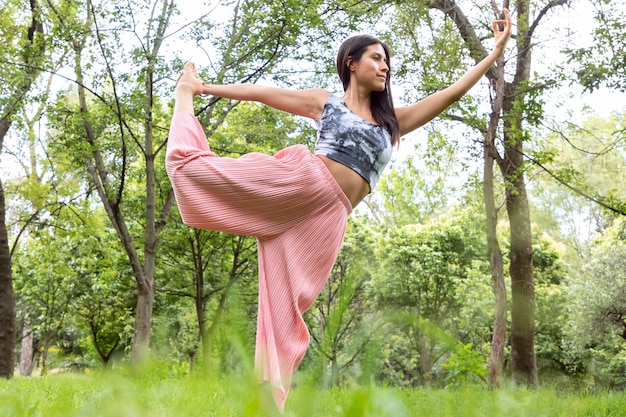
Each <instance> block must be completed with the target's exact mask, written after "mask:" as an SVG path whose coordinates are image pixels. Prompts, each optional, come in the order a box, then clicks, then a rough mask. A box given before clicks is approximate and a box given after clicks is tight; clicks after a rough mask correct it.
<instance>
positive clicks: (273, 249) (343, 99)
mask: <svg viewBox="0 0 626 417" xmlns="http://www.w3.org/2000/svg"><path fill="white" fill-rule="evenodd" d="M493 31H494V37H495V48H494V50H493V52H491V54H489V55H488V56H487V57H486V58H485V59H484V60H482V61H481V62H479V63H478V64H477V65H476V66H474V67H473V68H471V69H470V70H469V71H468V72H467V73H466V74H464V75H463V76H462V77H461V78H460V79H459V80H458V81H456V82H455V83H454V84H452V85H451V86H449V87H448V88H446V89H444V90H441V91H439V92H437V93H434V94H432V95H430V96H428V97H426V98H424V99H422V100H420V101H419V102H417V103H415V104H412V105H409V106H404V107H397V108H394V106H393V100H392V97H391V90H390V82H391V81H390V78H391V77H390V52H389V49H388V47H387V46H386V45H385V44H384V43H382V42H380V41H379V40H378V39H376V38H374V37H371V36H353V37H350V38H348V39H347V40H346V41H344V43H343V44H342V45H341V47H340V48H339V51H338V54H337V71H338V74H339V77H340V79H341V81H342V83H343V89H344V92H343V95H342V96H339V95H335V94H332V93H330V92H328V91H326V90H323V89H308V90H299V91H298V90H290V89H281V88H274V87H266V86H260V85H254V84H232V85H215V84H208V83H203V82H202V81H201V80H200V79H198V77H197V73H196V69H195V67H194V65H193V64H192V63H187V64H185V67H184V70H183V71H182V73H181V75H180V76H179V79H178V82H177V86H176V104H175V108H174V115H173V118H172V122H171V127H170V134H169V140H168V145H167V162H166V164H167V173H168V175H169V177H170V180H171V182H172V184H173V187H174V191H175V193H176V200H177V204H178V207H179V210H180V213H181V216H182V218H183V221H184V222H185V223H186V224H187V225H189V226H192V227H198V228H203V229H210V230H217V231H223V232H228V233H233V234H240V235H248V236H254V237H256V239H257V242H258V256H259V260H258V262H259V299H258V322H257V335H256V353H255V368H256V370H257V371H258V374H259V378H260V380H261V381H263V382H266V383H268V384H269V385H270V386H271V387H272V390H273V396H274V400H275V401H276V405H277V406H278V408H279V410H281V411H282V410H283V407H284V404H285V400H286V399H287V394H288V391H289V386H290V383H291V376H292V374H293V372H294V371H295V370H296V368H297V367H298V365H299V364H300V362H301V360H302V358H303V357H304V354H305V353H306V350H307V348H308V345H309V333H308V329H307V327H306V325H305V322H304V321H303V319H302V314H303V313H304V312H305V311H306V310H307V309H308V308H310V307H311V305H312V304H313V302H314V300H315V298H316V297H317V296H318V295H319V293H320V291H321V290H322V288H323V286H324V284H325V283H326V280H327V279H328V276H329V274H330V271H331V269H332V267H333V264H334V262H335V259H336V258H337V255H338V252H339V249H340V247H341V244H342V241H343V238H344V233H345V228H346V223H347V219H348V215H349V214H350V212H351V211H352V209H353V208H354V207H356V205H357V204H359V202H360V201H361V200H363V198H364V197H365V196H366V195H367V194H369V193H370V192H371V191H372V189H373V188H374V187H375V186H376V183H377V181H378V179H379V177H380V175H381V173H382V171H383V169H384V167H385V165H386V164H387V162H389V160H390V158H391V153H392V149H393V147H394V146H395V145H396V144H397V143H398V142H399V140H400V137H401V136H403V135H405V134H407V133H409V132H411V131H413V130H415V129H417V128H418V127H420V126H422V125H424V124H425V123H427V122H428V121H430V120H432V119H433V118H435V117H436V116H437V115H439V114H440V113H441V112H442V111H443V110H445V109H446V108H447V107H448V106H449V105H451V104H452V103H454V102H456V101H457V100H459V99H460V98H461V97H462V96H463V95H464V94H465V93H467V92H468V91H469V89H470V88H471V87H472V86H474V85H475V84H476V83H477V82H478V81H479V80H480V79H481V77H483V75H484V74H485V73H486V72H487V70H488V69H489V68H490V67H491V66H492V65H493V64H494V63H495V62H496V60H497V59H498V58H499V57H500V56H501V55H502V53H503V52H504V49H505V47H506V44H507V42H508V40H509V37H510V35H511V17H510V15H509V12H508V11H507V10H506V9H505V10H504V19H503V20H496V21H494V22H493ZM198 95H213V96H218V97H224V98H228V99H233V100H249V101H257V102H260V103H263V104H266V105H268V106H271V107H274V108H276V109H279V110H283V111H286V112H289V113H292V114H294V115H299V116H304V117H308V118H311V119H313V120H314V121H315V123H316V125H317V128H318V139H317V143H316V145H315V150H314V152H313V153H311V151H310V150H309V149H308V148H307V147H306V146H304V145H294V146H289V147H287V148H285V149H283V150H281V151H280V152H278V153H277V154H275V155H272V156H270V155H265V154H261V153H250V154H246V155H244V156H242V157H240V158H237V159H233V158H227V157H220V156H218V155H216V154H215V153H213V152H212V151H211V149H210V148H209V145H208V143H207V138H206V136H205V134H204V131H203V130H202V128H201V126H200V124H199V123H198V121H197V120H196V118H195V116H194V113H193V110H194V109H193V99H194V97H195V96H198Z"/></svg>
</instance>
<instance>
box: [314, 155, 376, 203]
mask: <svg viewBox="0 0 626 417" xmlns="http://www.w3.org/2000/svg"><path fill="white" fill-rule="evenodd" d="M317 156H318V158H320V159H321V160H322V161H323V162H324V164H325V165H326V168H328V171H329V172H330V174H331V175H332V176H333V178H334V179H335V181H337V184H339V187H340V188H341V189H342V191H343V193H344V194H345V195H346V197H348V200H350V204H352V208H355V207H356V206H357V204H359V203H360V202H361V201H362V200H363V199H364V198H365V196H367V195H368V194H369V193H370V185H369V184H368V182H367V181H365V179H364V178H363V177H362V176H360V175H359V174H357V173H356V172H355V171H354V170H352V169H351V168H348V167H347V166H345V165H343V164H340V163H339V162H336V161H333V160H332V159H329V158H327V157H325V156H323V155H317Z"/></svg>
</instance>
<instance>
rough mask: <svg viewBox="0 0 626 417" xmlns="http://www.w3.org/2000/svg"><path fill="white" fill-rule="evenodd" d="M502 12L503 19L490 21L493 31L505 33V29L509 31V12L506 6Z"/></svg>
mask: <svg viewBox="0 0 626 417" xmlns="http://www.w3.org/2000/svg"><path fill="white" fill-rule="evenodd" d="M502 12H503V14H504V19H498V20H494V21H493V23H492V25H493V31H494V33H505V32H507V31H509V32H510V31H511V26H512V22H511V14H510V13H509V10H508V9H506V8H505V9H503V10H502Z"/></svg>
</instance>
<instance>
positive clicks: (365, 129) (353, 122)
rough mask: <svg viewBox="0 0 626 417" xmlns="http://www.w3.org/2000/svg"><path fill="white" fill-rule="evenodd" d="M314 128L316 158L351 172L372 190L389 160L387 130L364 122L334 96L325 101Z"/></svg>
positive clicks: (389, 141) (389, 138)
mask: <svg viewBox="0 0 626 417" xmlns="http://www.w3.org/2000/svg"><path fill="white" fill-rule="evenodd" d="M315 124H316V125H317V143H316V144H315V150H314V153H315V155H323V156H325V157H327V158H330V159H332V160H333V161H336V162H339V163H340V164H343V165H345V166H347V167H348V168H351V169H353V170H354V171H356V172H357V173H358V174H359V175H361V176H362V177H363V178H365V180H366V181H367V182H368V183H369V185H370V189H371V190H373V189H374V188H375V187H376V184H378V179H379V178H380V175H381V173H382V172H383V169H385V166H387V164H388V163H389V161H390V160H391V153H392V146H391V134H390V133H389V131H388V130H387V128H385V127H384V126H380V125H375V124H372V123H370V122H368V121H366V120H365V119H363V118H362V117H361V116H359V115H358V114H356V113H354V112H353V111H352V110H350V109H349V108H348V106H347V105H346V103H345V102H344V101H343V99H341V98H340V97H337V96H336V95H334V94H331V95H330V96H329V97H328V100H327V101H326V104H325V105H324V109H323V110H322V115H321V116H320V117H319V118H318V119H316V120H315Z"/></svg>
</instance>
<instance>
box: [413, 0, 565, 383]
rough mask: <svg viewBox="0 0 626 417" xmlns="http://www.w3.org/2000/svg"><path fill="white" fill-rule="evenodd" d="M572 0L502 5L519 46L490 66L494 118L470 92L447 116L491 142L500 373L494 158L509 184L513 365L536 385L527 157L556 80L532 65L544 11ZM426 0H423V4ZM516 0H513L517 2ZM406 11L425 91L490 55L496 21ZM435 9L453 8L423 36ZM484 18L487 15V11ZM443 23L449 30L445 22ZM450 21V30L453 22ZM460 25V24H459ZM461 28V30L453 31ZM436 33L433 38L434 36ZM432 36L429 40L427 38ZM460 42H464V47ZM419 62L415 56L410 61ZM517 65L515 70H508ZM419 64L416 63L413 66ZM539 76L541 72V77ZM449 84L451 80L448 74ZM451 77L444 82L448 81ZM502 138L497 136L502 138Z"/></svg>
mask: <svg viewBox="0 0 626 417" xmlns="http://www.w3.org/2000/svg"><path fill="white" fill-rule="evenodd" d="M566 3H567V2H566V0H554V1H551V2H546V3H542V4H537V5H535V4H534V3H531V2H530V1H528V0H517V1H515V2H509V1H505V2H504V3H503V4H502V5H503V6H504V7H508V8H510V9H511V12H512V16H513V17H514V27H517V33H516V34H514V36H513V39H514V40H515V53H512V54H509V53H508V52H507V53H505V57H504V59H503V60H501V61H500V63H499V64H497V65H494V66H493V67H492V68H491V69H490V70H489V71H488V72H487V74H486V78H487V80H488V81H489V85H490V87H491V95H490V98H489V102H490V104H491V109H490V110H491V111H490V114H491V118H490V120H489V122H488V123H485V122H484V119H483V118H482V117H480V116H479V113H477V112H479V111H480V107H479V106H478V104H477V103H475V102H474V101H473V100H472V99H471V97H466V99H464V100H463V101H462V102H461V104H460V106H453V107H452V108H451V109H450V110H449V111H448V112H446V113H445V114H444V115H443V116H444V118H447V119H451V120H456V121H461V122H463V123H464V124H465V125H467V126H469V127H470V128H471V129H474V130H475V131H476V132H478V133H479V134H480V136H481V138H482V142H483V143H484V151H483V155H484V165H485V171H484V178H483V181H485V187H486V188H487V189H485V196H486V199H488V200H489V201H486V202H485V204H486V216H487V217H488V218H489V223H488V227H489V242H490V249H489V254H490V255H489V259H490V261H491V262H492V276H493V278H494V291H495V294H496V296H497V297H498V300H499V301H498V303H499V308H498V309H497V312H498V328H497V329H496V333H494V337H496V340H494V342H493V348H494V351H495V350H498V352H497V353H495V356H494V357H493V358H492V359H493V360H494V361H495V362H497V365H495V364H494V369H493V372H492V373H493V377H492V380H493V381H497V380H498V379H499V378H500V376H498V375H497V374H498V373H499V372H500V370H501V369H502V368H503V367H502V364H503V362H502V360H503V356H502V355H501V353H500V352H501V351H502V348H503V346H504V339H503V337H504V333H502V329H503V327H502V323H503V320H502V317H503V312H504V311H505V310H504V308H503V306H504V305H506V301H505V293H504V292H503V291H502V288H504V287H503V285H502V281H503V280H502V277H503V273H502V272H501V268H502V267H501V264H502V262H501V260H500V259H501V250H499V249H498V247H497V246H496V242H495V240H494V236H495V234H494V233H493V230H494V225H495V224H496V223H497V222H496V221H494V220H493V219H494V216H496V215H497V211H496V210H495V208H497V207H498V204H497V203H495V202H494V203H493V204H492V203H491V201H493V198H492V197H491V195H492V193H490V192H489V190H488V188H489V187H490V181H491V179H492V178H494V177H493V174H492V170H491V166H492V164H493V163H494V162H495V164H496V165H497V166H498V168H499V170H500V174H501V175H502V182H503V184H504V185H505V207H506V212H507V216H508V221H509V224H510V240H511V242H510V259H511V262H510V267H509V274H510V276H511V280H512V286H511V293H512V303H511V311H512V325H511V349H512V362H511V365H512V370H513V375H514V379H515V380H516V381H519V382H522V383H525V384H528V385H531V386H535V385H537V383H538V380H537V369H536V359H535V352H534V310H535V300H534V284H533V270H532V231H531V223H530V212H529V206H528V196H527V192H526V182H525V170H526V164H525V160H524V154H525V153H524V145H525V143H527V142H528V141H529V138H530V137H531V131H532V127H533V125H534V124H535V123H536V122H537V121H538V120H540V119H541V117H542V114H543V113H542V107H541V103H542V102H541V100H540V93H541V92H542V90H544V89H545V88H547V87H549V86H550V85H552V82H550V81H547V82H545V81H543V80H541V79H536V80H535V79H534V75H533V74H532V72H531V64H532V51H533V45H534V44H535V39H536V37H537V31H538V29H539V28H540V25H541V23H542V22H543V20H544V18H545V17H546V16H547V15H548V14H549V13H550V12H552V11H553V9H555V8H556V7H558V6H560V5H564V4H566ZM420 5H423V6H422V7H420ZM509 6H510V7H509ZM401 7H403V9H401V10H402V11H403V12H405V13H406V16H405V17H403V19H401V23H403V24H404V26H403V28H405V30H404V32H403V33H409V34H414V35H413V36H411V37H410V40H409V41H408V43H409V44H411V43H412V45H411V46H412V47H413V48H414V49H415V50H416V53H415V56H417V57H419V58H418V59H419V61H420V63H421V64H426V65H429V66H426V67H425V68H423V69H422V71H424V73H425V74H430V75H429V76H428V77H426V78H425V84H426V85H425V86H424V87H423V90H425V92H429V91H433V90H438V89H440V88H441V83H440V82H441V81H442V80H438V79H437V76H436V75H433V74H444V76H442V78H446V79H450V78H451V77H452V76H454V73H453V72H452V71H450V70H446V67H448V68H449V67H450V66H451V65H450V64H454V68H457V67H458V65H459V63H460V62H463V61H464V60H465V59H468V58H469V59H470V60H471V61H473V62H479V61H480V60H482V59H483V58H484V57H485V56H486V55H487V48H485V47H484V46H483V43H482V41H483V39H486V38H489V33H488V32H487V33H485V32H486V30H489V29H490V25H489V24H488V22H484V24H482V25H474V24H472V20H471V16H470V15H468V14H466V13H465V12H464V10H463V8H462V6H461V5H460V4H459V3H457V2H455V1H452V0H437V1H432V2H429V3H426V4H424V3H421V2H407V3H406V6H405V3H402V6H401ZM428 9H434V10H439V11H440V12H442V13H443V15H444V16H445V19H444V21H443V22H442V25H441V26H438V28H437V29H438V30H437V31H436V33H435V34H433V35H432V36H429V37H427V38H426V40H422V38H421V37H419V36H417V34H416V30H417V29H416V28H415V27H414V23H413V22H414V21H416V19H415V16H420V17H422V18H423V17H424V16H428V17H426V19H423V20H424V21H425V22H426V23H437V22H440V21H439V20H436V19H435V17H434V16H431V15H429V14H428V13H427V11H428ZM500 13H501V7H498V6H496V4H495V3H492V5H490V6H486V7H483V8H482V16H493V18H498V17H500ZM480 19H483V17H481V18H480ZM441 27H443V29H444V30H442V29H441ZM446 29H448V30H446ZM452 29H454V30H453V31H452ZM451 31H452V32H454V35H453V34H452V32H451ZM429 41H430V42H429ZM422 43H426V45H422ZM455 45H462V47H463V48H462V50H460V49H459V48H456V47H455ZM432 47H434V48H433V49H435V50H444V51H445V52H446V55H445V56H443V57H441V59H440V60H437V61H436V60H434V59H432V58H429V57H426V56H425V55H427V53H426V52H422V51H425V49H427V48H432ZM409 65H411V64H407V66H409ZM506 68H510V71H505V69H506ZM408 72H412V68H409V69H408ZM537 78H538V77H537ZM443 81H444V83H445V84H447V83H449V81H447V82H446V80H443ZM445 84H444V85H445ZM496 139H497V140H496Z"/></svg>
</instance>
